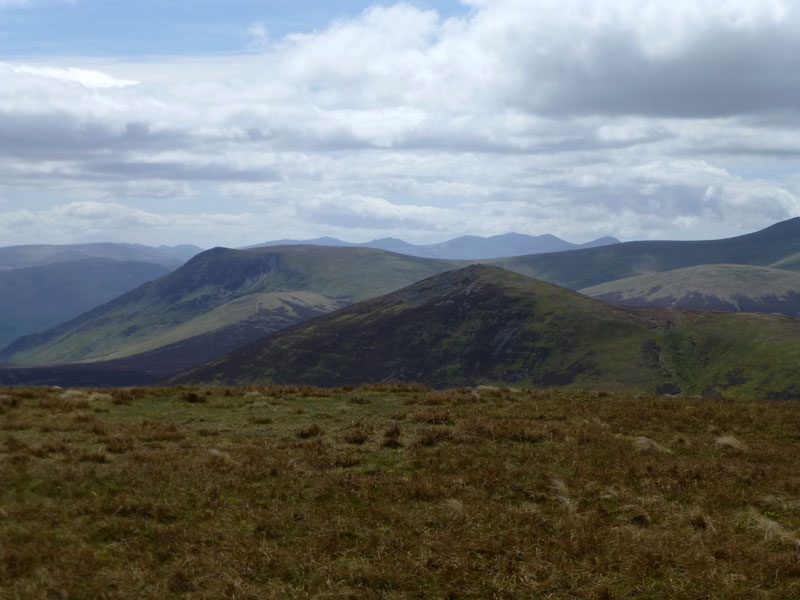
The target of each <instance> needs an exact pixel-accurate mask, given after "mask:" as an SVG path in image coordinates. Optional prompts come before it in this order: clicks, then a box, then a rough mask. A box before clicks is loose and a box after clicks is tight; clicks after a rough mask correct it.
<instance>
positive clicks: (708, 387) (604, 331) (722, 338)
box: [174, 265, 800, 398]
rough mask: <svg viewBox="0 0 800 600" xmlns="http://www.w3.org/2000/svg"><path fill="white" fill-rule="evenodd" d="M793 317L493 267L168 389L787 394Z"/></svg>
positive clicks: (383, 303)
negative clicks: (677, 302)
mask: <svg viewBox="0 0 800 600" xmlns="http://www.w3.org/2000/svg"><path fill="white" fill-rule="evenodd" d="M798 361H800V321H797V320H794V319H787V318H784V317H767V316H763V315H749V314H735V315H732V314H722V313H710V312H705V313H702V312H684V311H680V310H664V309H651V308H622V307H616V306H612V305H609V304H606V303H604V302H601V301H598V300H594V299H591V298H587V297H586V296H583V295H581V294H577V293H575V292H571V291H569V290H567V289H565V288H561V287H558V286H555V285H552V284H548V283H544V282H541V281H536V280H533V279H530V278H528V277H524V276H522V275H518V274H516V273H510V272H508V271H504V270H502V269H498V268H496V267H489V266H484V265H472V266H469V267H465V268H463V269H458V270H454V271H449V272H446V273H442V274H439V275H435V276H433V277H431V278H429V279H426V280H424V281H421V282H418V283H416V284H413V285H411V286H409V287H406V288H404V289H402V290H399V291H396V292H392V293H390V294H387V295H384V296H381V297H379V298H375V299H373V300H367V301H365V302H361V303H359V304H356V305H355V306H352V307H349V308H346V309H343V310H340V311H337V312H334V313H332V314H330V315H326V316H323V317H319V318H317V319H314V320H312V321H310V322H307V323H303V324H300V325H296V326H294V327H291V328H289V329H286V330H283V331H281V332H278V333H275V334H273V335H270V336H268V337H266V338H264V339H262V340H259V341H257V342H255V343H253V344H251V345H249V346H247V347H245V348H243V349H241V350H239V351H236V352H234V353H232V354H230V355H228V356H226V357H224V358H222V359H220V360H217V361H214V362H212V363H210V364H207V365H205V366H203V367H200V368H198V369H194V370H192V371H189V372H187V373H184V374H182V375H180V376H178V377H176V378H175V379H174V382H177V383H236V384H287V383H303V384H313V385H320V386H335V385H344V384H363V383H368V382H376V381H407V382H422V383H425V384H428V385H431V386H434V387H454V386H474V385H478V384H489V385H497V384H501V385H502V384H507V385H521V386H552V385H557V386H567V387H580V388H584V389H587V388H588V389H591V388H602V389H606V390H614V389H624V390H628V391H631V390H634V391H643V392H650V393H686V394H707V395H717V394H722V393H724V394H728V395H734V396H745V397H773V398H783V397H791V396H796V395H798V394H800V378H799V377H798V373H797V364H798Z"/></svg>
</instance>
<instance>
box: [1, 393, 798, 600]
mask: <svg viewBox="0 0 800 600" xmlns="http://www.w3.org/2000/svg"><path fill="white" fill-rule="evenodd" d="M798 442H800V404H798V403H796V402H785V403H768V402H763V401H732V400H725V399H703V398H687V397H667V396H631V395H608V394H603V393H589V392H569V393H567V392H556V391H552V392H551V391H515V390H510V389H502V390H501V389H497V388H477V389H459V390H449V391H437V392H435V391H431V390H428V389H427V388H424V387H422V386H413V385H411V386H400V385H392V384H387V385H381V386H366V387H362V388H356V389H351V388H340V389H333V390H323V389H317V388H311V387H249V388H180V387H176V388H163V389H159V388H139V389H127V390H111V391H108V390H106V391H92V390H68V391H64V390H53V389H36V388H3V389H0V598H3V599H11V598H13V599H26V600H27V599H38V598H43V599H49V598H54V599H61V598H64V599H84V598H85V599H98V598H99V599H116V598H153V599H155V598H158V599H161V598H208V599H211V598H239V599H256V598H331V599H333V598H341V599H345V598H347V599H362V598H363V599H367V598H385V599H401V598H421V599H434V598H437V599H438V598H453V599H456V598H476V599H477V598H520V599H523V598H524V599H527V598H542V599H544V598H639V599H644V598H654V599H655V598H742V599H747V598H787V599H788V598H798V597H800V551H799V550H800V536H798V531H800V477H798V474H797V466H798V464H800V443H798Z"/></svg>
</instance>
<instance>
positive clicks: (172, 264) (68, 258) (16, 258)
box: [0, 243, 203, 270]
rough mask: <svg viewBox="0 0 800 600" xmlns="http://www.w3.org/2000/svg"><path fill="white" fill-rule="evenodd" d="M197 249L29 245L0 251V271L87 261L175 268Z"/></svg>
mask: <svg viewBox="0 0 800 600" xmlns="http://www.w3.org/2000/svg"><path fill="white" fill-rule="evenodd" d="M202 251H203V249H202V248H199V247H197V246H190V245H182V246H158V247H156V246H145V245H142V244H118V243H97V244H61V245H53V244H31V245H27V246H6V247H4V248H0V270H3V269H21V268H24V267H36V266H41V265H49V264H53V263H66V262H73V261H76V260H86V259H89V258H105V259H109V260H116V261H137V262H148V263H153V264H157V265H162V266H164V267H167V268H169V269H175V268H177V267H179V266H181V265H182V264H183V263H185V262H186V261H187V260H189V259H190V258H192V257H193V256H195V255H196V254H199V253H200V252H202Z"/></svg>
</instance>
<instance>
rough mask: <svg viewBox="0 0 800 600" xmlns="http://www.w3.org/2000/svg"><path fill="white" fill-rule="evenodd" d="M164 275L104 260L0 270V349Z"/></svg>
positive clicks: (153, 268)
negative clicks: (17, 339)
mask: <svg viewBox="0 0 800 600" xmlns="http://www.w3.org/2000/svg"><path fill="white" fill-rule="evenodd" d="M168 272H169V269H167V268H166V267H164V266H162V265H159V264H154V263H150V262H141V261H115V260H110V259H107V258H89V259H82V260H75V261H71V262H67V263H52V264H45V265H42V266H38V267H27V268H20V269H13V270H0V346H5V345H6V344H8V343H10V342H12V341H13V340H15V339H16V338H18V337H20V336H23V335H27V334H30V333H33V332H36V331H42V330H45V329H48V328H50V327H53V326H55V325H58V324H59V323H62V322H64V321H65V320H67V319H71V318H73V317H75V316H76V315H79V314H81V313H83V312H86V311H87V310H90V309H92V308H94V307H95V306H97V305H99V304H102V303H104V302H108V301H109V300H112V299H113V298H115V297H117V296H119V295H120V294H123V293H125V292H127V291H129V290H131V289H133V288H136V287H138V286H140V285H142V284H143V283H146V282H148V281H151V280H153V279H155V278H157V277H161V276H162V275H165V274H166V273H168Z"/></svg>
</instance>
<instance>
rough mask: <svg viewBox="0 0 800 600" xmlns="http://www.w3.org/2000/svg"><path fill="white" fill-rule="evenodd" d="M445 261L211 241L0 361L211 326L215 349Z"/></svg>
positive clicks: (142, 341) (39, 361) (55, 356)
mask: <svg viewBox="0 0 800 600" xmlns="http://www.w3.org/2000/svg"><path fill="white" fill-rule="evenodd" d="M449 268H452V265H451V263H448V262H446V261H436V260H430V259H421V258H415V257H409V256H402V255H399V254H392V253H388V252H383V251H380V250H373V249H369V248H325V247H318V246H293V247H277V248H259V249H253V250H247V251H244V250H229V249H225V248H215V249H213V250H209V251H207V252H204V253H202V254H200V255H198V256H196V257H194V258H193V259H192V260H190V261H189V262H188V263H186V264H185V265H183V266H182V267H181V268H179V269H177V270H175V271H173V272H172V273H170V274H168V275H167V276H165V277H163V278H161V279H159V280H157V281H154V282H151V283H149V284H146V285H143V286H141V287H140V288H138V289H136V290H133V291H131V292H129V293H127V294H125V295H123V296H120V297H119V298H116V299H114V300H113V301H111V302H109V303H107V304H105V305H103V306H100V307H97V308H95V309H93V310H91V311H89V312H87V313H86V314H83V315H81V316H79V317H77V318H76V319H73V320H72V321H69V322H67V323H63V324H61V325H59V326H57V327H55V328H52V329H50V330H47V331H45V332H42V333H40V334H37V335H33V336H28V337H25V338H22V339H20V340H17V341H16V342H14V343H13V344H12V345H10V346H8V347H7V348H6V349H5V350H3V351H2V352H0V361H2V362H9V363H19V364H28V365H51V364H59V363H67V362H76V361H84V360H101V359H105V360H108V359H116V358H122V357H126V356H133V355H135V354H139V353H143V352H149V351H151V350H154V349H156V348H158V347H160V346H162V345H169V344H175V343H177V342H180V341H182V340H187V339H190V338H195V337H197V336H202V335H205V334H209V333H212V332H215V333H216V334H218V335H216V339H218V340H220V339H225V343H224V344H217V345H216V347H217V351H219V352H220V354H218V356H219V355H221V354H222V353H224V352H225V351H226V350H231V349H232V348H234V347H238V346H237V345H241V344H244V343H248V342H250V341H252V340H253V339H256V338H257V337H260V336H262V335H265V334H266V333H271V332H272V331H275V330H277V329H280V328H283V327H286V326H287V325H289V324H293V323H296V322H298V321H301V320H304V319H307V318H310V317H311V316H315V315H318V314H321V313H324V312H329V311H331V310H333V309H335V308H339V307H342V306H345V305H347V304H351V303H353V302H357V301H359V300H362V299H364V298H370V297H373V296H377V295H379V294H382V293H386V292H388V291H391V290H393V289H397V288H399V287H402V286H404V285H408V284H410V283H412V282H414V281H417V280H419V279H421V278H424V277H427V276H430V275H431V274H434V273H439V272H442V271H444V270H447V269H449ZM203 357H204V358H205V359H206V360H209V359H210V357H208V356H207V354H203Z"/></svg>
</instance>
